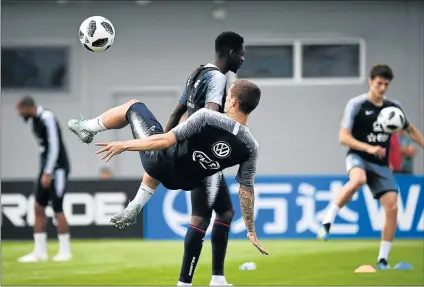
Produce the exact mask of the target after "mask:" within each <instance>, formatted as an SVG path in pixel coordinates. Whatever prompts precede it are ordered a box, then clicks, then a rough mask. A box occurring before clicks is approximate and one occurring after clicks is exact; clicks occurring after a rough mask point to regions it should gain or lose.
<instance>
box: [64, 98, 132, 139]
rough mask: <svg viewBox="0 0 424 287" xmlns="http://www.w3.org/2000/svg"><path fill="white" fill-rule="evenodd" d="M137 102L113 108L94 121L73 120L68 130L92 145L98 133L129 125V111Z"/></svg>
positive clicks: (69, 122)
mask: <svg viewBox="0 0 424 287" xmlns="http://www.w3.org/2000/svg"><path fill="white" fill-rule="evenodd" d="M138 102H139V101H137V100H130V101H128V102H126V103H125V104H123V105H120V106H117V107H114V108H111V109H109V110H107V111H106V112H104V113H103V114H101V115H100V116H98V117H96V118H93V119H86V120H85V119H83V118H81V119H79V120H77V119H71V120H69V121H68V128H69V129H70V130H71V131H72V132H73V133H74V134H75V135H76V136H77V137H78V138H79V139H80V140H81V141H82V142H84V143H87V144H88V143H91V142H92V141H93V138H94V136H95V135H96V134H97V133H98V132H102V131H106V130H113V129H121V128H123V127H125V126H127V125H128V120H127V118H126V115H127V111H128V109H129V108H130V107H131V106H132V105H133V104H135V103H138Z"/></svg>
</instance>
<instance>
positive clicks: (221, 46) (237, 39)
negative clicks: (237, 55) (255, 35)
mask: <svg viewBox="0 0 424 287" xmlns="http://www.w3.org/2000/svg"><path fill="white" fill-rule="evenodd" d="M243 43H244V39H243V37H242V36H240V35H239V34H237V33H236V32H232V31H227V32H222V33H221V34H219V35H218V37H216V39H215V52H216V53H217V54H219V55H223V54H225V53H228V52H229V51H230V50H240V49H241V48H242V46H243Z"/></svg>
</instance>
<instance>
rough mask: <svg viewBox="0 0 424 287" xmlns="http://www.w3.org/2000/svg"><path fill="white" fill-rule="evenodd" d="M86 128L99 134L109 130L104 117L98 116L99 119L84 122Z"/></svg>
mask: <svg viewBox="0 0 424 287" xmlns="http://www.w3.org/2000/svg"><path fill="white" fill-rule="evenodd" d="M83 125H84V128H85V129H87V130H89V131H92V132H95V133H98V132H103V131H105V130H107V128H106V127H105V125H104V124H103V118H102V116H98V117H97V118H94V119H91V120H86V121H84V122H83Z"/></svg>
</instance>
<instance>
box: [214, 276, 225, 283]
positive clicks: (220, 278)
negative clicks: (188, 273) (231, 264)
mask: <svg viewBox="0 0 424 287" xmlns="http://www.w3.org/2000/svg"><path fill="white" fill-rule="evenodd" d="M211 282H213V283H218V284H224V283H227V280H225V276H222V275H212V280H211Z"/></svg>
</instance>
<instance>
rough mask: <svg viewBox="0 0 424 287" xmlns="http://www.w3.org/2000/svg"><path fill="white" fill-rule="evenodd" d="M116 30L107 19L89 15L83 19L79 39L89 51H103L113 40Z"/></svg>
mask: <svg viewBox="0 0 424 287" xmlns="http://www.w3.org/2000/svg"><path fill="white" fill-rule="evenodd" d="M115 35H116V31H115V28H114V27H113V25H112V22H110V21H109V20H108V19H106V18H105V17H102V16H91V17H89V18H87V19H85V20H84V21H83V22H82V23H81V26H80V29H79V40H80V42H81V44H82V45H83V46H84V47H85V48H86V49H87V50H89V51H92V52H103V51H106V50H107V49H109V48H110V47H111V46H112V44H113V41H114V40H115Z"/></svg>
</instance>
